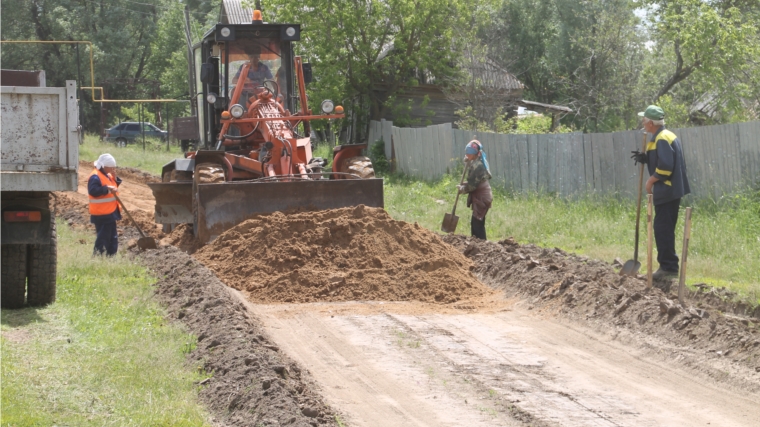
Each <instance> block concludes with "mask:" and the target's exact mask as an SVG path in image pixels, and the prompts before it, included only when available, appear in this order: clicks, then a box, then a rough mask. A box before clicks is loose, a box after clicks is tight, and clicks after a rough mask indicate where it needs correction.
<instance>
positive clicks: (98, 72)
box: [0, 0, 205, 130]
mask: <svg viewBox="0 0 760 427" xmlns="http://www.w3.org/2000/svg"><path fill="white" fill-rule="evenodd" d="M0 7H2V16H1V17H0V19H1V22H0V24H1V25H2V39H3V40H86V41H90V42H92V44H93V50H94V52H93V53H94V60H95V67H94V68H95V82H94V86H105V88H106V91H107V92H106V96H107V97H108V98H110V99H134V98H141V97H146V98H147V97H150V96H151V95H152V94H150V93H149V92H148V91H147V90H143V89H144V88H143V87H142V86H140V85H135V84H133V85H132V86H131V87H130V86H129V85H128V84H121V83H119V84H116V83H114V84H110V85H109V84H105V83H106V82H107V81H117V80H118V81H128V80H130V79H131V80H132V81H140V80H141V79H150V80H158V81H159V82H161V79H165V78H167V79H169V80H170V81H172V82H173V80H174V77H173V74H172V72H171V71H169V70H173V69H174V68H175V67H177V66H178V65H179V64H178V58H177V57H176V54H177V52H178V51H179V52H180V54H181V53H183V52H184V44H183V42H182V41H183V40H184V36H181V37H179V36H177V35H176V34H175V33H176V32H177V31H182V26H181V24H178V23H177V22H176V19H175V15H176V10H177V9H178V8H180V7H181V6H179V5H177V4H176V3H175V2H172V1H170V0H141V1H139V2H136V1H128V0H114V1H109V2H93V1H88V0H17V1H14V2H7V1H6V2H2V3H0ZM204 16H205V15H201V16H200V18H201V19H203V18H204ZM165 17H168V18H169V19H164V18H165ZM196 17H197V15H196ZM178 25H179V26H178ZM178 34H181V33H178ZM88 59H89V52H87V49H86V48H85V47H84V46H83V45H82V46H80V47H79V58H77V51H76V47H74V45H62V44H36V45H29V44H3V48H2V63H3V67H4V68H12V69H26V70H34V69H36V70H45V71H46V76H47V79H48V85H49V86H63V85H64V84H65V81H66V80H72V79H76V80H78V82H77V83H78V86H80V87H81V86H93V82H91V81H90V78H89V61H88ZM77 61H78V62H77ZM80 70H81V80H80V72H79V71H80ZM167 73H168V74H167ZM185 80H186V79H185ZM172 85H173V86H170V87H169V88H167V89H169V90H171V91H172V96H176V97H180V95H183V94H184V96H187V95H186V94H187V90H186V89H185V90H184V91H183V92H179V91H177V90H178V89H179V85H178V84H177V83H176V82H173V83H172ZM156 95H161V94H160V93H159V94H156ZM96 96H98V97H99V94H97V93H96ZM81 98H82V102H83V103H84V104H85V105H84V108H83V113H84V114H83V117H81V120H82V123H83V125H84V126H85V129H89V130H95V129H99V127H100V116H101V107H107V106H102V105H101V104H100V103H93V102H92V99H91V95H90V91H85V92H83V93H82V97H81ZM114 113H115V111H113V110H112V111H111V112H110V114H114Z"/></svg>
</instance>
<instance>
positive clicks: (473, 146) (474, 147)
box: [464, 139, 491, 174]
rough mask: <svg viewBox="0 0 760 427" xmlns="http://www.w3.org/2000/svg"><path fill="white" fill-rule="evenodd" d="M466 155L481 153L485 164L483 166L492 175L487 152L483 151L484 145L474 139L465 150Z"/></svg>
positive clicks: (481, 158) (481, 159)
mask: <svg viewBox="0 0 760 427" xmlns="http://www.w3.org/2000/svg"><path fill="white" fill-rule="evenodd" d="M464 153H465V154H470V155H475V154H478V153H480V161H482V162H483V166H485V168H486V170H487V171H488V173H489V174H490V173H491V168H490V167H488V159H487V158H486V152H485V151H483V145H482V144H481V143H480V141H478V140H477V139H473V140H472V141H470V142H468V143H467V146H466V147H465V148H464Z"/></svg>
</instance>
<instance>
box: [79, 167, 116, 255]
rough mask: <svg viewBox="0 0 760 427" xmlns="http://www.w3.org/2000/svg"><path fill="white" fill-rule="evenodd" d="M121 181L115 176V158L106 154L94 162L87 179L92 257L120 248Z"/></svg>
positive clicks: (112, 253)
mask: <svg viewBox="0 0 760 427" xmlns="http://www.w3.org/2000/svg"><path fill="white" fill-rule="evenodd" d="M119 185H121V178H119V177H117V176H116V159H115V158H114V157H113V156H112V155H110V154H108V153H106V154H101V155H100V157H98V160H95V170H93V171H92V173H91V174H90V177H89V178H88V179H87V195H88V196H89V198H90V203H89V206H90V222H91V223H93V224H95V232H96V234H97V237H96V238H95V248H94V249H93V251H92V254H93V256H95V255H103V254H105V255H106V256H109V257H110V256H114V255H116V251H117V250H118V249H119V234H118V232H117V231H116V221H119V220H121V210H120V208H119V202H118V201H117V200H116V197H114V195H117V194H118V188H119Z"/></svg>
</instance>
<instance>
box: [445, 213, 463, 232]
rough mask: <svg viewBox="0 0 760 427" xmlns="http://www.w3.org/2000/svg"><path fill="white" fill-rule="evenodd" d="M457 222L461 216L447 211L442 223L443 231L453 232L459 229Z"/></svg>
mask: <svg viewBox="0 0 760 427" xmlns="http://www.w3.org/2000/svg"><path fill="white" fill-rule="evenodd" d="M457 223H459V217H458V216H456V215H452V214H450V213H447V214H446V215H444V216H443V224H441V231H443V232H444V233H453V232H455V231H457Z"/></svg>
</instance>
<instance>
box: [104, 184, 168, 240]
mask: <svg viewBox="0 0 760 427" xmlns="http://www.w3.org/2000/svg"><path fill="white" fill-rule="evenodd" d="M111 194H113V193H111ZM113 196H114V197H115V198H116V201H117V202H119V204H120V205H121V207H122V209H124V213H126V214H127V216H128V217H129V219H130V220H131V221H132V224H134V225H135V228H136V229H137V231H139V232H140V235H141V236H142V237H140V238H139V239H138V240H137V247H138V248H140V249H157V248H158V245H156V239H154V238H152V237H150V236H146V235H145V233H143V231H142V229H140V226H139V225H137V221H135V219H134V218H132V215H130V214H129V211H128V210H127V207H126V206H124V203H123V202H122V201H121V199H120V198H119V196H117V195H116V194H113Z"/></svg>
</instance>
